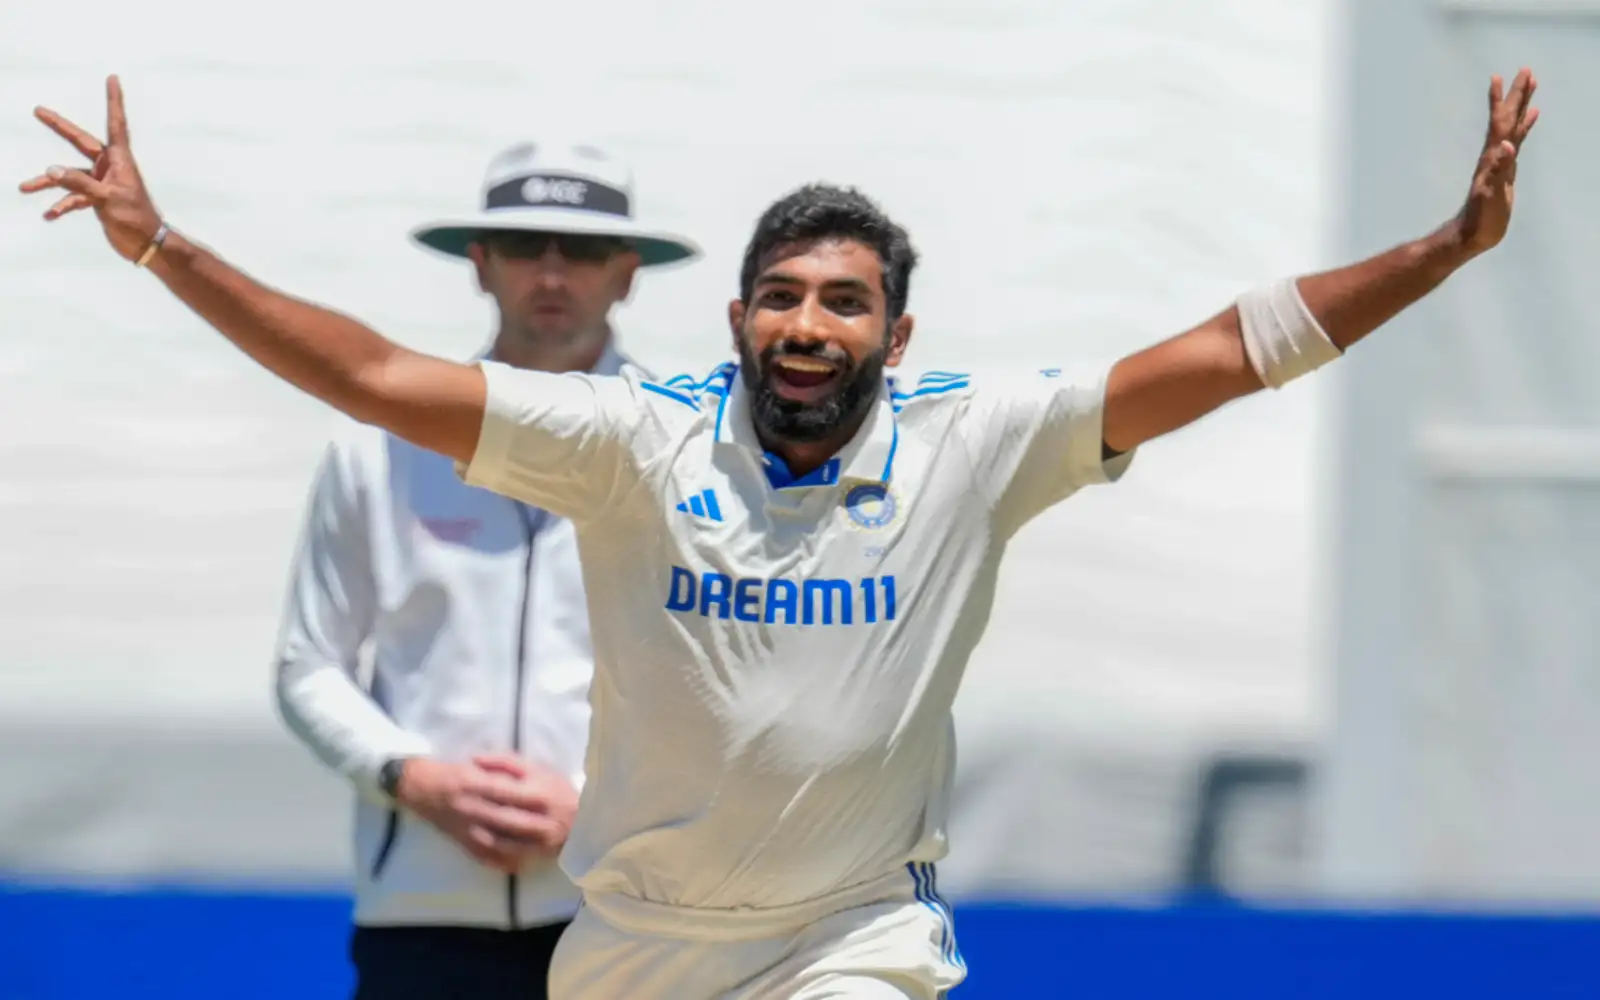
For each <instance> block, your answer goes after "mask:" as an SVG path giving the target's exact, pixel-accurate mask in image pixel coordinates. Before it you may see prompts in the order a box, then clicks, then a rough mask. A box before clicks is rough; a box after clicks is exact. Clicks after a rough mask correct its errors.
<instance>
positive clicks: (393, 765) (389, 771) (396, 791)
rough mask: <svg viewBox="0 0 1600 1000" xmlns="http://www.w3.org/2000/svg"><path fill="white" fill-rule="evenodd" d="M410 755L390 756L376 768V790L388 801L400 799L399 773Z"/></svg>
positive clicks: (403, 768)
mask: <svg viewBox="0 0 1600 1000" xmlns="http://www.w3.org/2000/svg"><path fill="white" fill-rule="evenodd" d="M410 759H411V758H410V757H390V758H389V759H388V760H386V761H384V762H383V766H382V767H380V768H378V790H379V791H380V792H382V793H383V794H384V797H386V798H387V799H388V800H389V801H390V802H398V801H400V775H401V773H402V772H403V771H404V770H405V767H406V761H408V760H410Z"/></svg>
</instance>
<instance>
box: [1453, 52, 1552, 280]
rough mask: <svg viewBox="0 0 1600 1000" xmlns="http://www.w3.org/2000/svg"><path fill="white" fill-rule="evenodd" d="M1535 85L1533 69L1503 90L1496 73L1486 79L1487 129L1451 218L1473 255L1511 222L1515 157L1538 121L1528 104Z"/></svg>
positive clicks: (1535, 110) (1495, 242)
mask: <svg viewBox="0 0 1600 1000" xmlns="http://www.w3.org/2000/svg"><path fill="white" fill-rule="evenodd" d="M1538 85H1539V84H1538V81H1536V80H1535V79H1534V78H1533V71H1532V70H1528V69H1523V70H1522V71H1521V72H1519V73H1518V74H1517V76H1516V79H1514V80H1512V81H1511V89H1510V90H1509V91H1504V90H1503V86H1504V81H1502V80H1501V79H1500V77H1498V76H1496V77H1494V78H1493V79H1492V80H1491V81H1490V83H1489V132H1488V135H1487V136H1486V137H1485V138H1484V140H1483V153H1482V154H1481V155H1480V156H1479V157H1478V166H1477V169H1476V170H1474V171H1473V174H1472V186H1471V187H1470V188H1469V189H1468V190H1467V201H1466V204H1465V205H1463V206H1462V207H1461V213H1460V214H1459V215H1458V216H1456V221H1455V225H1456V227H1457V228H1458V229H1459V232H1460V236H1461V238H1462V240H1463V241H1464V242H1465V243H1466V245H1467V247H1468V248H1469V249H1470V250H1472V251H1473V252H1474V253H1482V252H1483V251H1485V250H1489V249H1491V248H1493V247H1495V246H1496V245H1498V244H1499V242H1500V241H1501V240H1502V239H1504V238H1505V235H1506V228H1507V227H1508V226H1510V225H1511V206H1512V203H1513V202H1514V201H1515V194H1516V182H1517V157H1518V155H1519V154H1520V153H1521V152H1522V143H1523V141H1524V140H1525V139H1527V138H1528V133H1529V132H1531V131H1533V126H1534V123H1535V122H1537V121H1538V120H1539V109H1538V108H1536V107H1533V104H1532V101H1533V92H1534V90H1535V89H1536V88H1537V87H1538Z"/></svg>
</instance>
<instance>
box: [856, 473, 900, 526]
mask: <svg viewBox="0 0 1600 1000" xmlns="http://www.w3.org/2000/svg"><path fill="white" fill-rule="evenodd" d="M844 509H845V513H847V514H849V515H850V520H851V521H852V522H853V523H854V524H855V526H856V527H858V528H861V529H862V530H864V531H877V530H878V529H880V528H887V527H888V526H889V525H890V524H892V523H893V522H894V519H895V515H896V514H897V513H899V504H897V503H896V502H895V498H894V494H893V493H891V492H889V488H888V487H887V486H880V485H879V484H877V483H871V484H866V485H862V486H857V487H855V488H853V489H851V491H850V492H849V493H846V494H845V497H844Z"/></svg>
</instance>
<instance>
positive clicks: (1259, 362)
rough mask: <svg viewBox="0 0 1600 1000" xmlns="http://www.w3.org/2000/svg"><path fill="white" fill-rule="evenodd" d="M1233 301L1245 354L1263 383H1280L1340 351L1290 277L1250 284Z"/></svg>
mask: <svg viewBox="0 0 1600 1000" xmlns="http://www.w3.org/2000/svg"><path fill="white" fill-rule="evenodd" d="M1236 304H1237V305H1238V307H1239V327H1240V330H1241V332H1242V333H1243V335H1244V350H1245V354H1246V355H1248V356H1249V358H1250V365H1251V367H1253V368H1254V369H1255V370H1256V374H1257V375H1259V376H1261V383H1262V384H1263V385H1265V386H1267V387H1268V388H1270V389H1281V388H1283V386H1284V385H1286V384H1288V383H1289V382H1291V381H1293V380H1294V379H1297V378H1299V377H1300V376H1302V375H1307V374H1310V373H1311V372H1313V371H1316V370H1317V369H1318V368H1321V367H1322V366H1323V365H1325V364H1327V363H1328V362H1330V361H1333V360H1335V359H1337V358H1338V357H1339V348H1338V347H1336V346H1335V345H1334V343H1333V341H1332V340H1330V339H1328V335H1327V334H1326V333H1324V332H1323V330H1322V327H1321V326H1320V325H1318V323H1317V319H1316V317H1315V316H1313V315H1311V310H1310V309H1307V308H1306V303H1305V300H1304V299H1302V298H1301V297H1300V289H1299V287H1298V286H1297V285H1296V283H1295V280H1294V279H1293V278H1284V279H1282V280H1281V281H1275V282H1273V283H1272V284H1270V285H1264V286H1262V287H1260V288H1256V289H1252V290H1251V291H1248V292H1246V293H1245V294H1243V295H1241V296H1239V299H1238V302H1237V303H1236Z"/></svg>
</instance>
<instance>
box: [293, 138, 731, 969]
mask: <svg viewBox="0 0 1600 1000" xmlns="http://www.w3.org/2000/svg"><path fill="white" fill-rule="evenodd" d="M632 187H633V184H632V174H631V171H630V170H629V169H628V167H627V166H626V165H624V164H622V163H619V162H618V161H617V160H615V159H614V158H612V157H610V156H608V155H607V154H606V153H604V152H602V151H600V150H597V149H594V148H592V147H586V146H548V145H542V144H541V145H535V144H524V145H520V146H517V147H514V148H512V149H508V150H506V151H505V152H503V153H501V154H500V155H499V156H497V157H496V158H495V159H494V160H493V161H492V162H491V163H490V165H489V169H488V172H487V175H486V178H485V182H484V186H483V191H482V208H481V210H480V211H478V212H477V213H476V214H474V215H470V216H467V217H463V218H458V219H450V220H445V221H442V222H437V223H434V224H432V225H428V226H425V227H422V228H420V229H418V230H416V231H415V232H414V233H413V234H412V235H413V238H414V239H415V240H416V241H417V242H418V243H420V244H421V245H423V246H425V247H427V248H429V249H431V250H433V251H437V252H439V253H441V254H445V255H449V256H452V257H456V258H466V259H468V260H470V261H471V263H472V266H473V269H474V271H475V272H476V276H477V282H478V286H479V288H480V290H481V291H483V292H484V293H486V294H487V295H489V296H490V297H492V298H493V300H494V302H495V303H496V305H497V306H498V313H499V329H498V331H497V333H496V334H495V337H494V340H493V342H492V345H491V346H490V348H489V349H488V351H487V352H486V353H487V354H488V355H489V356H491V357H493V358H495V359H496V360H499V361H504V362H506V363H508V364H513V365H517V366H519V367H524V368H530V369H541V370H545V371H574V372H584V371H587V372H598V373H606V374H614V373H616V372H617V371H618V370H619V369H620V368H621V367H622V366H623V365H624V364H627V363H628V362H627V361H626V359H624V358H623V356H622V355H621V354H619V353H618V350H617V345H616V342H615V339H614V336H613V331H612V324H611V320H610V316H611V313H612V310H613V308H614V307H615V306H616V305H617V303H619V302H622V301H624V300H625V299H626V298H627V296H628V294H629V292H630V290H631V287H632V283H633V279H634V274H635V272H636V270H637V269H638V268H641V267H644V268H649V267H654V266H657V265H663V264H670V263H674V262H679V261H687V260H691V259H694V258H696V257H698V256H699V253H700V252H699V249H698V248H697V247H696V246H695V245H694V244H693V243H692V242H691V241H689V240H687V239H684V238H682V237H678V236H673V235H671V234H667V233H662V232H659V231H655V230H651V229H648V228H646V227H644V226H642V225H640V224H639V223H638V222H637V221H636V220H635V217H634V211H633V191H632ZM364 663H365V664H369V666H370V680H369V681H367V682H366V683H363V681H362V676H363V673H365V671H364V670H363V669H362V665H363V664H364ZM592 670H593V661H592V652H591V647H590V641H589V623H588V618H587V611H586V606H585V600H584V591H583V584H582V581H581V578H580V574H579V569H578V553H577V546H576V541H575V536H574V533H573V529H572V526H571V525H570V523H568V522H566V521H563V520H561V519H559V518H556V517H554V516H552V515H550V514H547V513H546V512H544V511H541V510H536V509H533V508H530V507H527V506H525V505H522V504H519V503H516V502H515V501H512V500H508V499H506V498H504V497H501V496H498V495H496V494H494V493H490V492H487V491H484V490H479V489H475V488H472V487H469V486H466V485H465V484H463V483H462V481H461V479H460V478H459V477H458V476H457V474H456V472H455V469H454V468H453V466H452V464H451V462H450V460H449V459H446V458H443V457H441V456H439V455H436V454H433V453H431V452H427V451H424V450H422V449H419V448H417V447H415V446H413V445H411V444H409V443H407V442H405V441H402V440H400V439H398V438H396V437H394V436H393V435H390V434H388V433H386V432H384V431H381V430H379V429H377V428H374V427H370V426H366V425H360V424H356V423H354V422H351V423H349V424H347V425H345V426H344V427H343V428H342V430H341V433H339V434H338V435H336V437H335V440H334V441H333V442H332V443H331V444H330V445H329V447H328V449H327V451H326V453H325V455H324V457H323V460H322V463H321V467H320V469H319V471H318V475H317V478H316V482H315V487H314V489H313V492H312V497H311V501H310V504H309V509H308V512H307V517H306V521H305V526H304V530H303V534H302V537H301V542H300V548H299V552H298V554H297V556H296V559H295V562H294V565H293V570H292V575H291V588H290V595H289V599H288V602H287V607H286V609H285V612H284V619H283V626H282V632H281V636H280V639H279V646H278V650H277V659H276V673H277V700H278V705H279V709H280V711H281V712H282V715H283V718H284V721H285V722H286V723H287V725H288V727H289V729H290V730H291V731H292V732H293V733H294V734H295V735H296V736H297V737H298V738H299V739H300V740H301V741H302V742H303V743H304V744H305V745H306V746H307V747H308V748H309V749H310V750H311V751H312V752H313V753H315V754H316V756H317V757H318V758H319V759H320V760H321V761H322V762H323V763H324V764H325V765H326V766H328V767H330V768H332V769H334V770H335V771H337V772H339V773H340V774H343V775H344V776H346V777H347V778H348V779H349V780H350V781H351V782H352V784H353V785H354V786H355V789H356V790H357V793H358V794H357V796H356V806H355V830H354V833H355V855H356V862H357V868H356V872H355V892H356V905H355V915H354V922H355V929H354V933H353V935H352V938H351V957H352V960H353V962H354V965H355V971H356V979H357V985H356V993H355V996H356V1000H401V998H418V1000H421V998H440V1000H445V998H451V1000H453V998H461V997H470V998H473V1000H496V998H500V997H506V998H513V997H514V998H516V1000H537V998H543V997H544V996H545V995H546V987H545V977H546V973H547V970H548V965H549V960H550V955H551V953H552V951H553V950H554V948H555V944H556V940H557V938H558V937H559V936H560V934H561V931H562V929H563V928H564V927H565V926H566V924H567V923H568V922H569V921H570V920H571V918H572V917H573V915H574V914H575V913H576V911H577V907H578V893H577V891H576V889H575V888H574V887H573V886H572V884H571V883H570V882H569V881H568V880H567V878H566V876H565V875H563V874H562V872H561V871H560V870H559V869H558V868H557V867H556V865H555V857H556V855H557V854H558V853H559V852H560V850H561V847H562V845H563V844H564V843H565V841H566V837H567V832H568V830H569V828H570V825H571V821H572V817H573V815H574V813H575V811H576V809H577V802H578V789H579V788H580V787H581V785H582V783H583V760H584V747H585V743H586V741H587V737H588V729H589V701H588V693H589V681H590V676H591V673H592Z"/></svg>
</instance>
